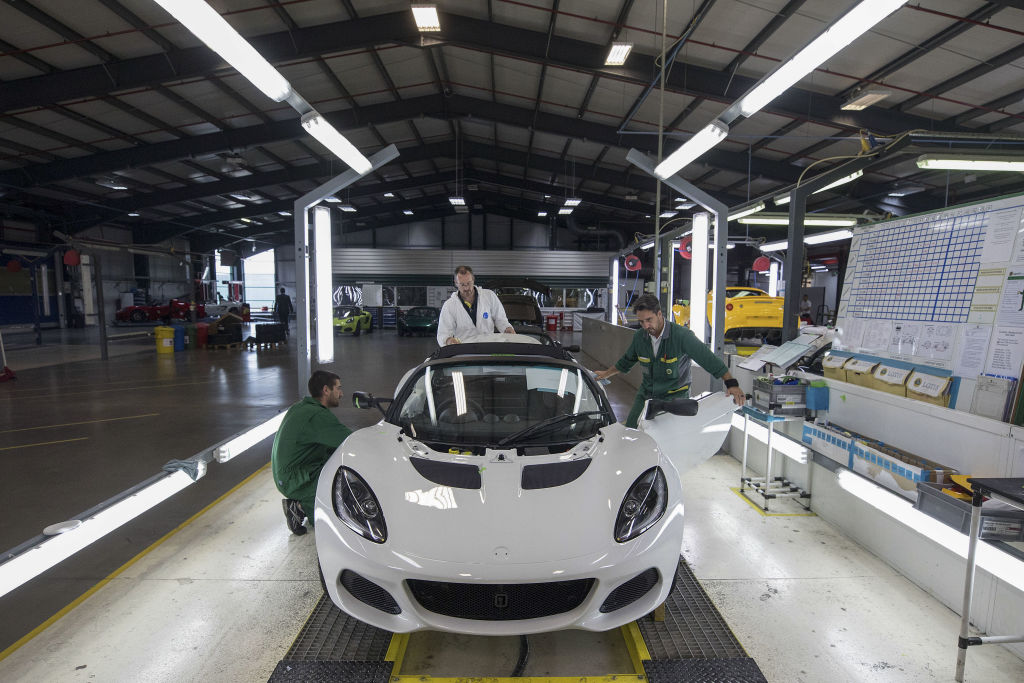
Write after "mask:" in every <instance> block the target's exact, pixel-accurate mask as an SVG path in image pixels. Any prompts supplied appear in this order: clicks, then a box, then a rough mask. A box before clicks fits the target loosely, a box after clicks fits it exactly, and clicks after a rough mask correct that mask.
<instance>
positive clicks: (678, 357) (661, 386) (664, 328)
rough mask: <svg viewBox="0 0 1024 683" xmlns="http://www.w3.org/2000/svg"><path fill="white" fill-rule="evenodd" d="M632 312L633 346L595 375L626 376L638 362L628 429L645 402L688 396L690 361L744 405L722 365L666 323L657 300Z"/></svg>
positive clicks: (640, 302)
mask: <svg viewBox="0 0 1024 683" xmlns="http://www.w3.org/2000/svg"><path fill="white" fill-rule="evenodd" d="M633 312H634V313H636V319H637V320H638V321H639V323H640V329H639V330H637V331H636V334H634V335H633V342H632V343H631V344H630V345H629V348H628V349H626V352H625V353H624V354H622V358H620V359H619V360H618V362H617V363H615V365H614V366H612V367H610V368H608V369H607V370H601V371H600V372H597V373H595V377H597V378H598V379H606V378H608V377H611V376H612V375H615V374H618V373H620V372H629V371H630V370H631V369H632V367H633V366H634V365H636V363H637V362H638V361H639V362H640V364H641V368H642V369H643V381H642V382H641V384H640V390H639V391H637V393H636V398H635V399H634V400H633V407H632V409H631V410H630V411H629V417H627V418H626V426H627V427H632V428H634V429H635V428H636V426H637V422H638V421H639V419H640V413H641V411H643V409H644V402H645V401H647V399H649V398H679V397H684V398H685V397H686V396H689V393H690V361H691V359H692V360H695V361H697V365H699V366H701V367H702V368H704V369H705V370H707V371H708V372H709V373H711V376H712V377H715V378H716V379H722V380H724V381H725V391H726V393H727V394H729V395H730V396H732V400H733V401H734V402H735V403H736V405H738V406H741V405H743V404H744V403H745V402H746V398H745V397H744V395H743V390H742V389H740V386H739V382H738V381H736V380H735V379H733V376H732V375H731V374H730V373H729V368H728V367H726V365H725V363H723V362H722V361H721V359H719V358H718V356H716V355H715V354H714V353H713V352H712V351H711V349H709V348H708V347H707V345H706V344H704V343H703V342H701V341H700V340H699V339H697V335H695V334H694V333H693V332H691V331H690V330H688V329H687V328H685V327H683V326H682V325H677V324H675V323H669V322H668V321H666V320H665V315H664V314H663V313H662V312H661V303H659V302H658V298H657V297H656V296H654V295H653V294H644V295H643V296H641V297H640V298H639V299H637V302H636V305H634V306H633Z"/></svg>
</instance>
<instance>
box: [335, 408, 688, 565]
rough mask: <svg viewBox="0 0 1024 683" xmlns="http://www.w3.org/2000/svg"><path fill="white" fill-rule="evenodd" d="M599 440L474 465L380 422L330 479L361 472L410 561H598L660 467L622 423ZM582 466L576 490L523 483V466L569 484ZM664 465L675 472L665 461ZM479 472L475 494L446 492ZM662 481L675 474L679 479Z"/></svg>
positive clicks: (346, 451) (647, 443)
mask: <svg viewBox="0 0 1024 683" xmlns="http://www.w3.org/2000/svg"><path fill="white" fill-rule="evenodd" d="M602 432H603V435H604V436H603V438H600V437H595V438H594V439H590V440H587V441H584V442H581V443H580V444H577V446H576V447H575V448H573V449H571V450H570V451H567V452H565V453H560V454H549V455H538V456H516V455H515V452H514V451H497V450H488V451H487V452H486V455H483V456H472V455H458V454H449V453H441V452H438V451H433V450H431V449H430V448H428V447H427V446H426V445H425V444H423V443H421V442H418V441H415V440H412V439H409V438H408V437H405V436H401V435H400V433H399V430H398V428H397V427H395V426H393V425H390V424H387V423H383V422H382V423H379V424H378V425H375V426H373V427H368V428H366V429H362V430H359V431H357V432H355V433H353V434H352V435H351V436H350V437H349V438H348V439H347V440H346V441H345V443H344V444H342V446H341V447H339V452H338V453H336V454H335V456H334V458H332V460H331V461H330V462H329V463H328V465H327V467H325V469H324V476H329V477H331V478H332V479H333V477H334V473H335V472H336V471H337V467H338V466H340V465H345V466H347V467H350V468H351V469H353V470H355V471H356V472H358V473H359V475H360V476H362V477H363V478H364V479H365V480H366V482H367V483H368V484H369V485H370V487H371V488H372V489H373V491H374V493H375V494H376V496H377V499H378V501H379V503H380V506H381V509H382V510H383V512H384V519H385V522H386V524H387V529H388V541H387V545H388V547H389V548H390V549H391V551H392V552H394V553H396V554H401V555H403V556H405V557H409V558H421V559H430V560H444V561H447V562H461V563H470V564H473V563H482V564H489V563H492V562H494V563H501V564H517V563H536V562H552V561H558V560H562V559H570V558H578V557H582V556H587V555H591V556H593V555H594V554H595V553H600V551H601V550H602V549H604V548H607V547H608V544H609V543H613V542H614V541H613V540H612V533H613V525H614V522H615V517H616V515H617V514H618V511H619V506H620V505H621V503H622V499H623V497H624V496H625V493H626V491H627V490H628V489H629V487H630V486H631V485H632V483H633V482H634V481H635V480H636V479H637V477H639V476H640V475H641V474H642V473H643V472H644V471H646V470H647V469H649V468H651V467H653V466H655V465H657V464H658V463H659V460H661V456H660V452H659V451H658V448H657V446H656V445H655V442H654V441H653V439H651V438H650V437H648V436H647V435H646V434H643V433H640V432H638V431H636V430H631V429H630V430H627V429H626V428H625V427H623V426H622V425H621V424H614V425H610V426H608V427H605V428H604V429H603V430H602ZM399 437H401V438H399ZM339 455H340V456H341V457H340V458H339V457H338V456H339ZM570 461H580V462H577V463H575V465H574V464H573V463H571V462H570ZM583 461H588V462H589V464H588V465H587V466H586V469H585V470H583V472H582V474H579V475H578V476H577V477H576V478H575V479H573V480H571V481H567V482H565V483H561V484H560V485H550V486H545V487H543V488H524V486H523V484H522V482H523V479H522V477H523V470H524V467H527V466H541V468H540V469H536V470H532V471H531V474H538V475H540V476H541V477H542V478H550V479H554V480H560V479H563V478H571V475H567V469H572V468H573V467H574V466H576V467H581V468H582V462H583ZM566 463H569V464H566ZM417 465H418V467H417ZM663 466H665V467H666V469H667V470H668V469H670V468H671V465H669V464H667V462H663ZM422 472H426V473H427V476H424V474H423V473H422ZM474 472H479V477H480V479H479V481H480V487H479V488H465V487H462V486H458V485H451V484H452V481H451V480H449V481H448V482H447V483H445V480H446V477H456V478H457V477H459V476H464V475H466V474H467V473H468V474H469V475H470V476H471V477H472V476H473V473H474ZM666 476H667V477H669V478H672V477H676V476H677V475H676V474H675V472H674V470H673V471H666ZM428 477H429V478H428ZM545 483H548V482H545ZM678 490H679V489H678V487H677V486H673V487H670V492H671V491H675V492H676V498H677V500H670V501H669V510H670V511H672V510H675V509H676V505H678V502H679V501H678ZM670 495H671V493H670Z"/></svg>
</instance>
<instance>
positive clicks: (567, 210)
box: [558, 206, 572, 216]
mask: <svg viewBox="0 0 1024 683" xmlns="http://www.w3.org/2000/svg"><path fill="white" fill-rule="evenodd" d="M570 213H572V207H571V206H563V207H562V208H560V209H559V210H558V215H559V216H568V215H569V214H570Z"/></svg>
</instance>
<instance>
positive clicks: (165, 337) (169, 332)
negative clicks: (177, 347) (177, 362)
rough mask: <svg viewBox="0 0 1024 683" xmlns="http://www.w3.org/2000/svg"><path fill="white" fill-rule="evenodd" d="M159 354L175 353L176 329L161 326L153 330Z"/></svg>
mask: <svg viewBox="0 0 1024 683" xmlns="http://www.w3.org/2000/svg"><path fill="white" fill-rule="evenodd" d="M153 334H154V335H156V352H157V353H174V328H173V327H166V326H164V325H159V326H157V327H154V328H153Z"/></svg>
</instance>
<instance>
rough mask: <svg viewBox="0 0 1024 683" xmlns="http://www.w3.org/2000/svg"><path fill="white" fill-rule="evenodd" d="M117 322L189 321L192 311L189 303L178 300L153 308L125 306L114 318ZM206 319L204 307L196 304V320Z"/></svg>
mask: <svg viewBox="0 0 1024 683" xmlns="http://www.w3.org/2000/svg"><path fill="white" fill-rule="evenodd" d="M114 317H115V318H116V319H117V320H121V321H125V322H128V321H131V322H133V323H141V322H146V321H149V320H165V319H170V320H190V319H191V318H192V311H191V310H190V309H189V303H188V302H187V301H182V300H180V299H171V300H170V301H169V302H167V303H166V304H158V305H154V306H126V307H124V308H122V309H121V310H119V311H118V312H117V313H116V314H115V316H114ZM205 317H206V307H205V306H204V305H203V304H196V318H205Z"/></svg>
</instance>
